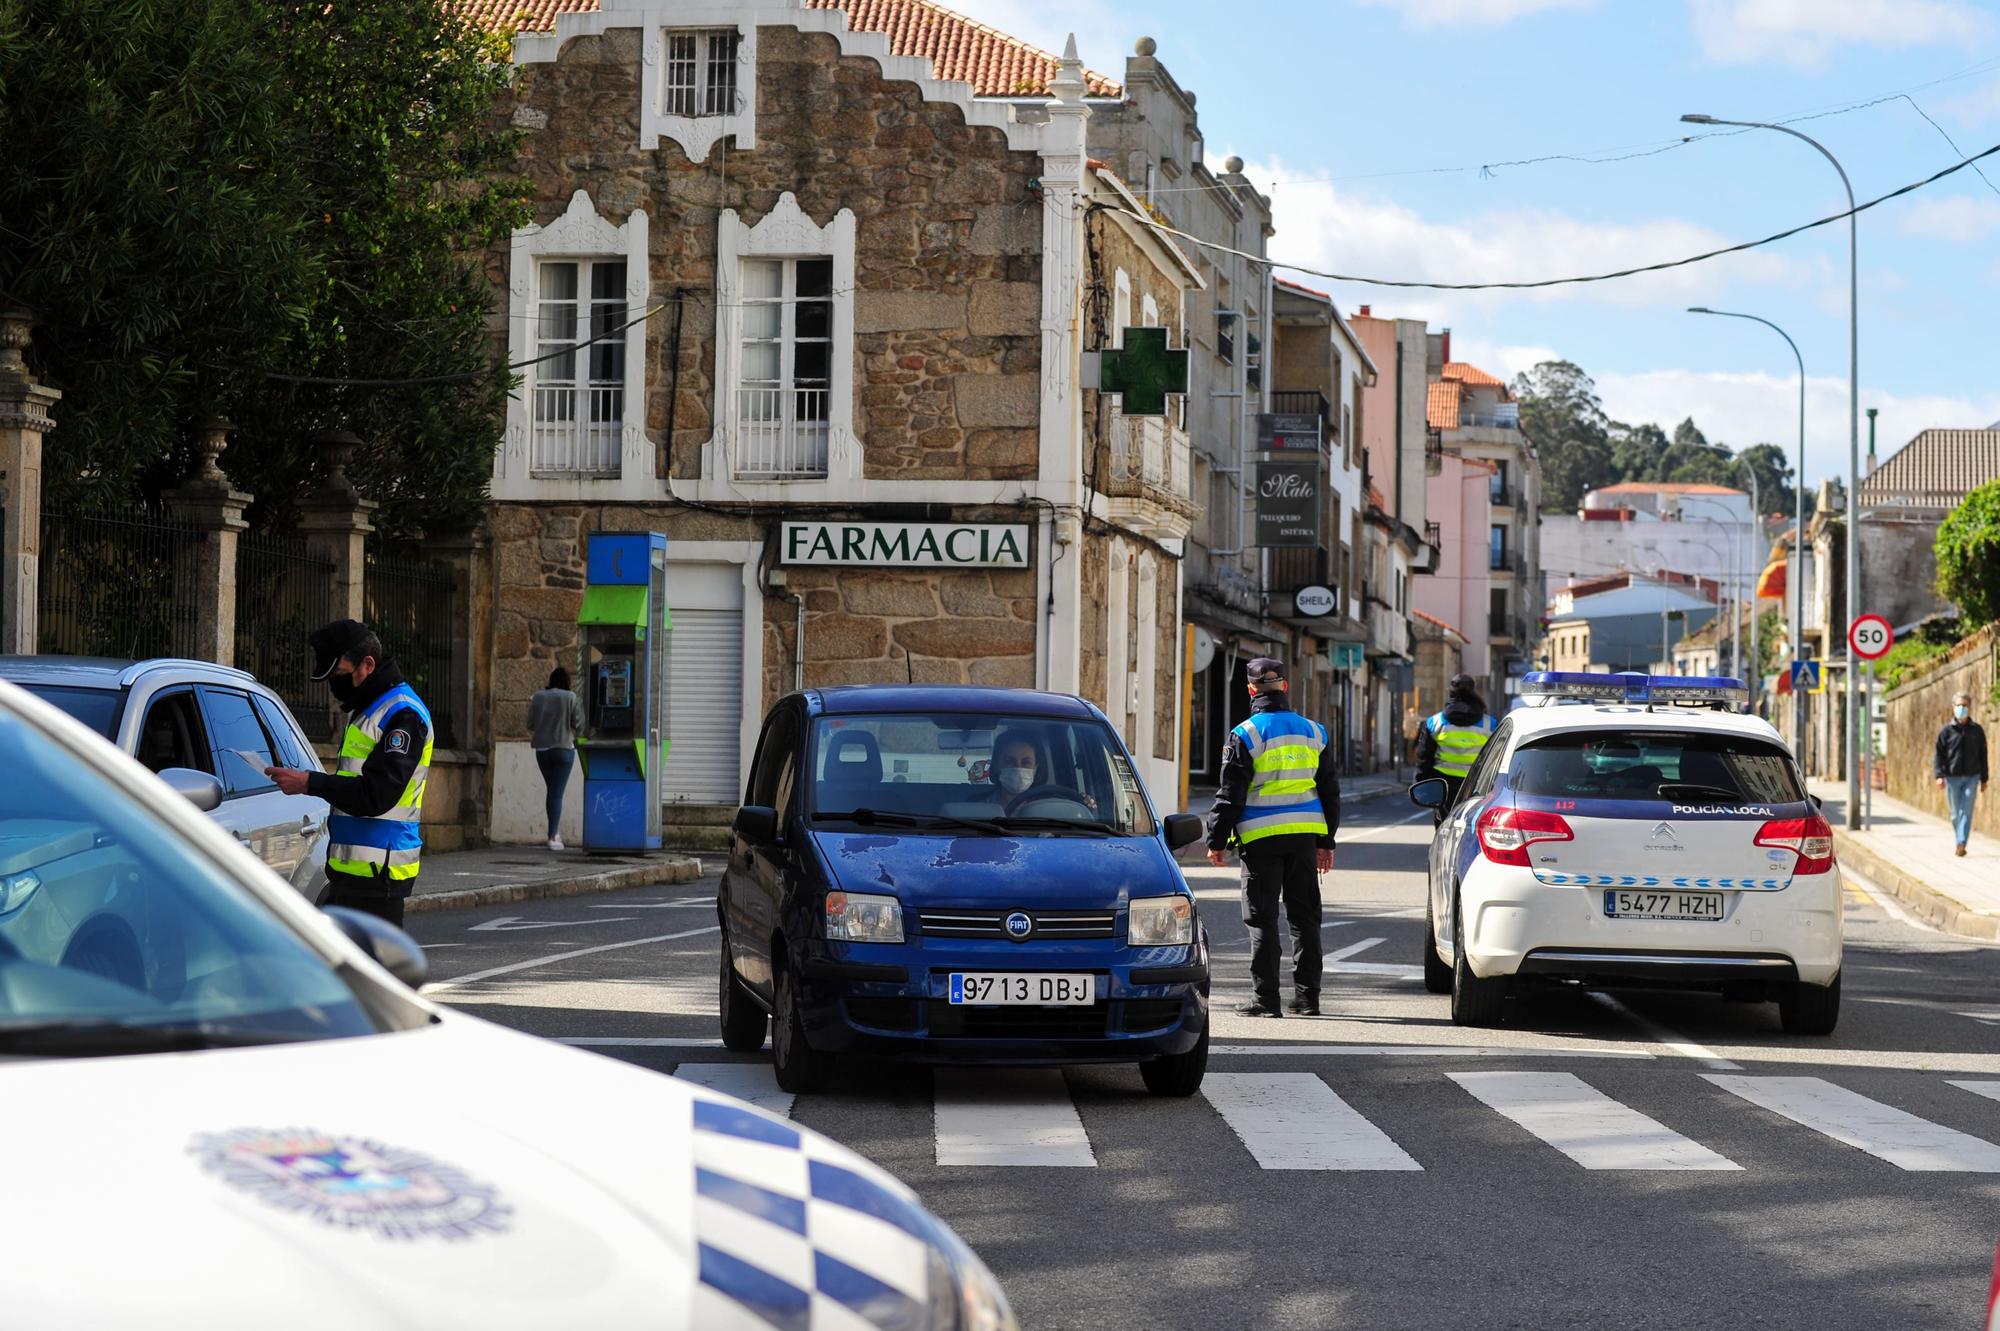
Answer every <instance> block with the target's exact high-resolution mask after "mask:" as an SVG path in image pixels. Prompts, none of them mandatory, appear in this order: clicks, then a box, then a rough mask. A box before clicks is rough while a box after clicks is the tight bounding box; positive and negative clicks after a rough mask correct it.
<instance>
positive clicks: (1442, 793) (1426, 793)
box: [1410, 776, 1451, 809]
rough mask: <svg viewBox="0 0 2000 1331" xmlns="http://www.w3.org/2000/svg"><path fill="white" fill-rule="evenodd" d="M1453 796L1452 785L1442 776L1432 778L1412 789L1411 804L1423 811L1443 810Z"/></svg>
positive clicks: (1420, 782) (1418, 783)
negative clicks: (1447, 798) (1447, 799)
mask: <svg viewBox="0 0 2000 1331" xmlns="http://www.w3.org/2000/svg"><path fill="white" fill-rule="evenodd" d="M1450 794H1451V783H1450V782H1448V781H1446V780H1445V779H1444V778H1443V777H1441V776H1434V777H1430V778H1428V779H1426V780H1423V781H1419V782H1417V784H1415V785H1414V786H1411V787H1410V803H1412V804H1414V805H1416V806H1417V807H1418V808H1422V809H1442V808H1443V807H1444V802H1445V799H1446V797H1447V796H1449V795H1450Z"/></svg>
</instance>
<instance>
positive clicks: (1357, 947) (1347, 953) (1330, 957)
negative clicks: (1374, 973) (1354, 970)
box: [1326, 938, 1389, 966]
mask: <svg viewBox="0 0 2000 1331" xmlns="http://www.w3.org/2000/svg"><path fill="white" fill-rule="evenodd" d="M1388 941H1389V940H1388V939H1386V938H1364V939H1362V940H1361V941H1360V942H1358V943H1349V944H1348V945H1347V946H1346V947H1343V948H1342V949H1340V951H1338V952H1329V953H1327V954H1326V963H1327V965H1329V966H1331V965H1332V964H1333V963H1334V962H1336V961H1345V960H1347V959H1348V958H1349V957H1351V956H1354V955H1356V954H1357V953H1361V952H1366V951H1367V950H1368V949H1369V948H1371V947H1375V946H1377V945H1378V944H1381V943H1386V942H1388Z"/></svg>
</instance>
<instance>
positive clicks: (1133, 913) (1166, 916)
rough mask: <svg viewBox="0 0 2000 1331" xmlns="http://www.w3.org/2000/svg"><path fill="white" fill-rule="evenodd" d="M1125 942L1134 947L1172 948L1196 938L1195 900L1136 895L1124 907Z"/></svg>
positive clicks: (1176, 895)
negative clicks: (1129, 903)
mask: <svg viewBox="0 0 2000 1331" xmlns="http://www.w3.org/2000/svg"><path fill="white" fill-rule="evenodd" d="M1125 941H1126V942H1127V943H1129V944H1130V945H1131V946H1133V947H1171V946H1173V945H1174V944H1176V943H1192V942H1193V941H1194V902H1193V901H1191V900H1189V899H1188V898H1186V897H1184V896H1181V895H1180V894H1179V893H1175V894H1174V895H1173V896H1170V897H1135V898H1133V900H1132V903H1131V905H1129V906H1127V907H1126V908H1125Z"/></svg>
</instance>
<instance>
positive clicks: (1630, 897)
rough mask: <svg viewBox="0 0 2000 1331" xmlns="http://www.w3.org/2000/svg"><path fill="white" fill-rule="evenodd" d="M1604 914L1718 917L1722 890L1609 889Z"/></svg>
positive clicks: (1647, 917)
mask: <svg viewBox="0 0 2000 1331" xmlns="http://www.w3.org/2000/svg"><path fill="white" fill-rule="evenodd" d="M1604 913H1605V914H1606V915H1610V916H1615V917H1616V918H1618V919H1621V920H1719V919H1721V918H1722V893H1720V892H1622V891H1621V892H1606V893H1605V894H1604Z"/></svg>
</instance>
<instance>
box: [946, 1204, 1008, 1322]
mask: <svg viewBox="0 0 2000 1331" xmlns="http://www.w3.org/2000/svg"><path fill="white" fill-rule="evenodd" d="M931 1219H932V1222H933V1224H934V1226H935V1229H934V1231H933V1241H934V1242H935V1244H936V1247H935V1248H933V1249H932V1252H931V1261H932V1267H931V1291H932V1295H931V1306H930V1319H929V1325H930V1327H931V1328H932V1329H933V1331H1020V1325H1019V1323H1017V1322H1015V1320H1014V1310H1013V1309H1012V1308H1010V1307H1008V1306H1007V1295H1006V1294H1005V1293H1004V1292H1002V1290H1001V1288H1000V1282H999V1281H998V1280H996V1279H994V1278H993V1273H992V1272H991V1271H989V1270H987V1269H986V1263H984V1262H982V1261H980V1260H979V1258H978V1257H977V1256H976V1255H975V1254H974V1253H973V1251H972V1249H970V1248H968V1247H966V1246H965V1240H963V1239H961V1238H960V1237H959V1236H958V1235H956V1234H954V1233H952V1232H951V1228H950V1227H949V1226H948V1225H946V1224H945V1223H944V1222H943V1221H942V1220H938V1219H937V1218H936V1217H935V1216H933V1217H932V1218H931Z"/></svg>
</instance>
